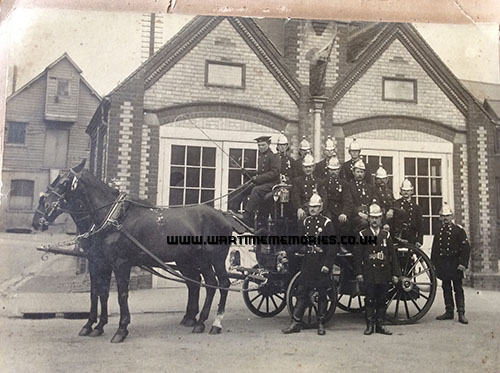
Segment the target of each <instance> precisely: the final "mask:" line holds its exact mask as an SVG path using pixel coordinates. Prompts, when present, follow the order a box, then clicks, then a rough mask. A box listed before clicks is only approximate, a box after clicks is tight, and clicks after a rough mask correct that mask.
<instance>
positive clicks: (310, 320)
mask: <svg viewBox="0 0 500 373" xmlns="http://www.w3.org/2000/svg"><path fill="white" fill-rule="evenodd" d="M299 276H300V271H299V272H298V273H297V274H295V276H293V278H292V280H291V281H290V284H289V285H288V290H287V292H286V304H287V309H288V314H289V315H290V317H292V318H293V312H294V310H295V306H296V304H297V287H298V284H297V279H298V278H299ZM330 281H331V284H330V286H329V288H328V290H327V308H326V314H325V317H324V322H325V323H327V322H328V321H330V320H331V318H332V317H333V315H334V314H335V309H336V308H337V287H336V282H335V280H334V278H333V277H332V278H331V279H330ZM317 298H318V293H317V291H314V292H313V293H312V295H311V296H310V298H309V299H310V300H309V304H308V305H307V306H306V309H305V312H304V316H303V317H302V326H303V327H304V328H305V329H310V328H316V327H317V326H318V321H317V319H318V305H317Z"/></svg>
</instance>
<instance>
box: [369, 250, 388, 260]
mask: <svg viewBox="0 0 500 373" xmlns="http://www.w3.org/2000/svg"><path fill="white" fill-rule="evenodd" d="M384 257H385V255H384V252H383V251H379V252H378V253H375V254H373V253H372V254H368V258H369V259H378V260H384Z"/></svg>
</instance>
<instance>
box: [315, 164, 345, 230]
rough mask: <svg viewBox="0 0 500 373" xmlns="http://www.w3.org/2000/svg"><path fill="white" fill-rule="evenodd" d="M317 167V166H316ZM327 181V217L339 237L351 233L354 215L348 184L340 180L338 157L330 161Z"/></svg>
mask: <svg viewBox="0 0 500 373" xmlns="http://www.w3.org/2000/svg"><path fill="white" fill-rule="evenodd" d="M316 167H317V165H316ZM327 169H328V178H327V179H326V184H325V186H326V195H327V199H328V201H327V208H326V210H325V212H324V213H325V215H326V216H327V217H329V218H330V219H332V221H333V226H334V227H335V233H336V234H337V235H348V234H349V233H351V229H350V224H349V218H348V217H349V216H350V215H351V214H352V209H353V205H352V197H351V193H350V191H349V185H348V184H347V182H346V181H345V180H343V179H341V178H339V173H340V162H339V160H338V158H337V157H336V156H334V157H331V158H330V159H329V160H328V166H327Z"/></svg>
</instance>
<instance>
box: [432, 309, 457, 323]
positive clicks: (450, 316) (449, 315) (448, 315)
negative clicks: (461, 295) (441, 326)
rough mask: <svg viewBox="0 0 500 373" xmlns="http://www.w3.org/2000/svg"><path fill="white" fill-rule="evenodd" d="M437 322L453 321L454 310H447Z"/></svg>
mask: <svg viewBox="0 0 500 373" xmlns="http://www.w3.org/2000/svg"><path fill="white" fill-rule="evenodd" d="M436 320H453V309H451V310H450V309H448V308H447V309H446V311H445V313H443V314H442V315H440V316H438V317H436Z"/></svg>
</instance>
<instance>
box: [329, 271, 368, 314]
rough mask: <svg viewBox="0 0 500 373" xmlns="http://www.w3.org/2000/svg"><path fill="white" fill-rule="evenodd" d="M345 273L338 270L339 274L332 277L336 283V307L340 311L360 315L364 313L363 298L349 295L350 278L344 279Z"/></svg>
mask: <svg viewBox="0 0 500 373" xmlns="http://www.w3.org/2000/svg"><path fill="white" fill-rule="evenodd" d="M345 277H346V271H345V270H344V268H342V267H341V268H340V273H338V274H337V275H334V278H335V281H336V282H337V294H338V298H337V306H338V307H339V308H340V309H341V310H342V311H346V312H350V313H361V312H364V311H365V297H364V295H361V294H357V295H351V286H349V285H352V283H351V280H352V279H351V278H345Z"/></svg>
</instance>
